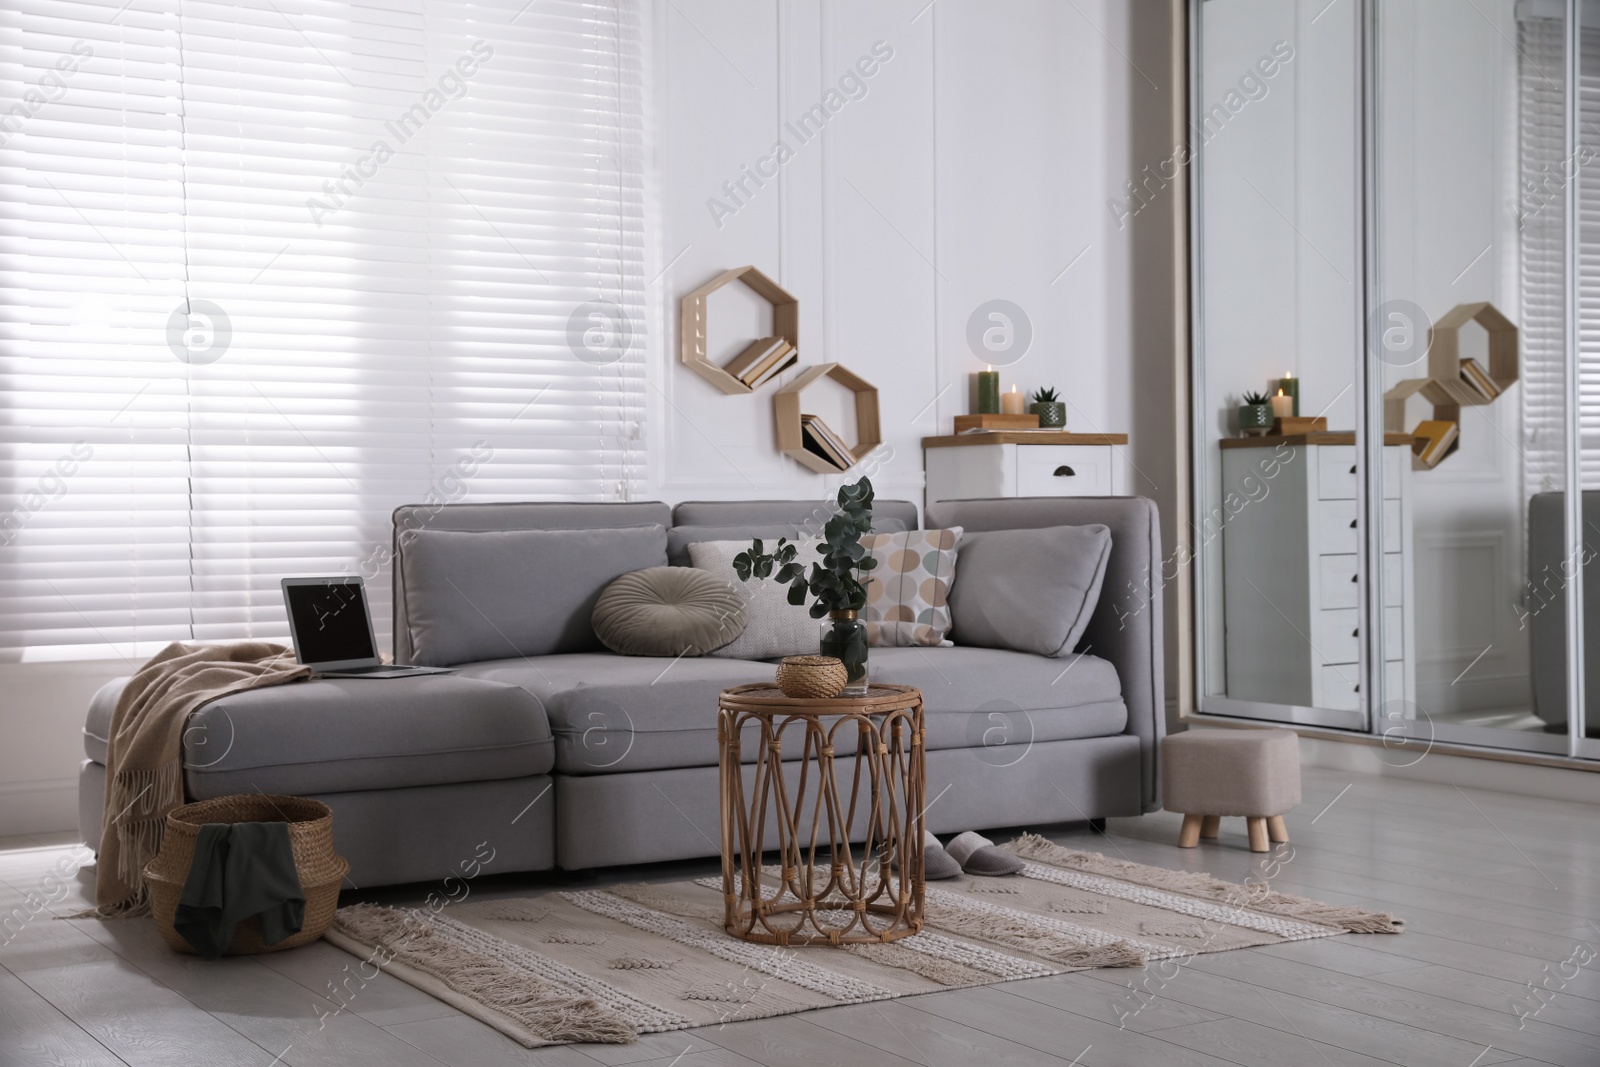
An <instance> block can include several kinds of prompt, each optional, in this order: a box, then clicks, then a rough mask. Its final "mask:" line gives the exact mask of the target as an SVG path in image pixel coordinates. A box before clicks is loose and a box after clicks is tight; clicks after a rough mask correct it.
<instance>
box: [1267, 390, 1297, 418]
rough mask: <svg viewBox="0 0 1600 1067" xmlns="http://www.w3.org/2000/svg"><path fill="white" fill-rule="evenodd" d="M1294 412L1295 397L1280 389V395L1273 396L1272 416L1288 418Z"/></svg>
mask: <svg viewBox="0 0 1600 1067" xmlns="http://www.w3.org/2000/svg"><path fill="white" fill-rule="evenodd" d="M1293 414H1294V397H1292V396H1290V395H1289V394H1288V393H1286V392H1284V391H1283V390H1282V389H1279V390H1278V395H1277V396H1275V397H1273V398H1272V417H1273V418H1275V419H1287V418H1289V417H1290V416H1291V415H1293Z"/></svg>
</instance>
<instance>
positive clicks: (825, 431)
mask: <svg viewBox="0 0 1600 1067" xmlns="http://www.w3.org/2000/svg"><path fill="white" fill-rule="evenodd" d="M800 434H801V437H802V439H803V442H804V444H805V447H806V450H807V451H809V452H814V453H816V454H817V455H819V456H821V457H822V458H823V459H825V460H827V461H828V462H829V463H831V464H833V465H834V466H835V467H838V468H839V469H840V470H842V471H844V470H849V469H850V468H851V467H853V466H855V465H856V458H855V454H854V453H852V452H851V451H850V446H849V445H847V444H845V443H844V439H843V438H842V437H840V436H839V435H838V434H836V433H834V432H833V429H832V428H831V427H830V426H829V425H828V424H827V423H825V422H823V421H822V420H821V419H819V418H818V417H817V416H815V415H802V416H800Z"/></svg>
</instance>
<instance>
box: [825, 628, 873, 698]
mask: <svg viewBox="0 0 1600 1067" xmlns="http://www.w3.org/2000/svg"><path fill="white" fill-rule="evenodd" d="M822 654H823V655H824V656H832V657H834V658H835V659H837V660H839V662H841V663H843V664H844V669H845V674H846V678H847V680H846V681H845V684H844V693H843V695H844V696H847V697H864V696H866V695H867V624H866V623H864V622H862V621H861V620H860V619H858V618H856V613H855V612H853V611H833V612H829V613H828V618H827V620H826V621H824V622H823V624H822Z"/></svg>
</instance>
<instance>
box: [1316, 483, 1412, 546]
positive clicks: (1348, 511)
mask: <svg viewBox="0 0 1600 1067" xmlns="http://www.w3.org/2000/svg"><path fill="white" fill-rule="evenodd" d="M1316 515H1317V536H1318V539H1319V541H1320V544H1321V547H1322V551H1323V552H1355V551H1357V549H1358V546H1359V542H1360V539H1361V531H1360V530H1359V529H1357V526H1356V501H1355V498H1354V497H1351V498H1350V499H1348V500H1319V501H1317V503H1316ZM1400 544H1401V537H1400V501H1399V500H1385V501H1384V502H1383V550H1384V551H1385V552H1398V551H1400Z"/></svg>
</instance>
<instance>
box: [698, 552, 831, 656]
mask: <svg viewBox="0 0 1600 1067" xmlns="http://www.w3.org/2000/svg"><path fill="white" fill-rule="evenodd" d="M821 544H822V540H821V538H817V537H805V538H801V539H800V540H799V541H796V542H795V546H796V548H797V549H798V551H797V552H796V553H795V557H794V559H795V562H796V563H799V564H800V565H801V566H803V567H805V568H806V569H807V570H809V569H810V566H811V564H813V563H815V562H817V561H818V560H819V559H820V558H821V557H820V556H818V554H817V548H818V546H819V545H821ZM749 547H750V542H749V541H700V542H697V543H696V544H692V545H690V546H689V557H690V558H691V559H692V560H694V565H695V567H696V568H697V569H699V570H701V571H704V572H705V573H707V574H710V575H712V576H713V577H716V578H722V579H726V580H728V581H732V582H736V583H737V585H736V586H735V588H737V589H738V591H739V593H740V594H741V595H742V596H743V597H744V598H745V604H746V617H747V618H748V620H749V621H748V623H747V624H746V625H745V628H744V632H743V633H741V634H740V635H739V636H738V637H736V638H734V639H733V640H732V641H731V642H729V643H728V644H726V645H724V646H723V647H721V648H719V649H717V650H716V651H715V652H713V653H711V654H712V655H713V656H722V657H725V658H727V659H778V658H779V657H782V656H814V655H816V654H817V648H818V647H819V646H820V644H821V641H822V629H821V627H822V624H821V623H820V622H819V621H818V620H816V619H813V618H812V617H811V615H810V613H809V611H808V609H807V607H806V606H805V605H795V604H791V603H789V590H790V588H791V587H790V586H789V585H788V584H786V583H783V582H780V581H778V580H777V578H775V577H770V576H769V577H766V578H754V577H752V578H751V579H750V580H749V581H748V582H741V581H739V576H738V575H737V574H736V573H735V572H734V569H733V560H734V557H735V556H738V555H739V554H740V553H742V552H744V551H745V550H746V549H748V548H749ZM777 547H778V543H777V542H776V541H767V542H764V543H763V545H762V548H763V549H764V550H765V551H767V552H772V551H773V550H774V549H776V548H777ZM774 573H776V572H774Z"/></svg>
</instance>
